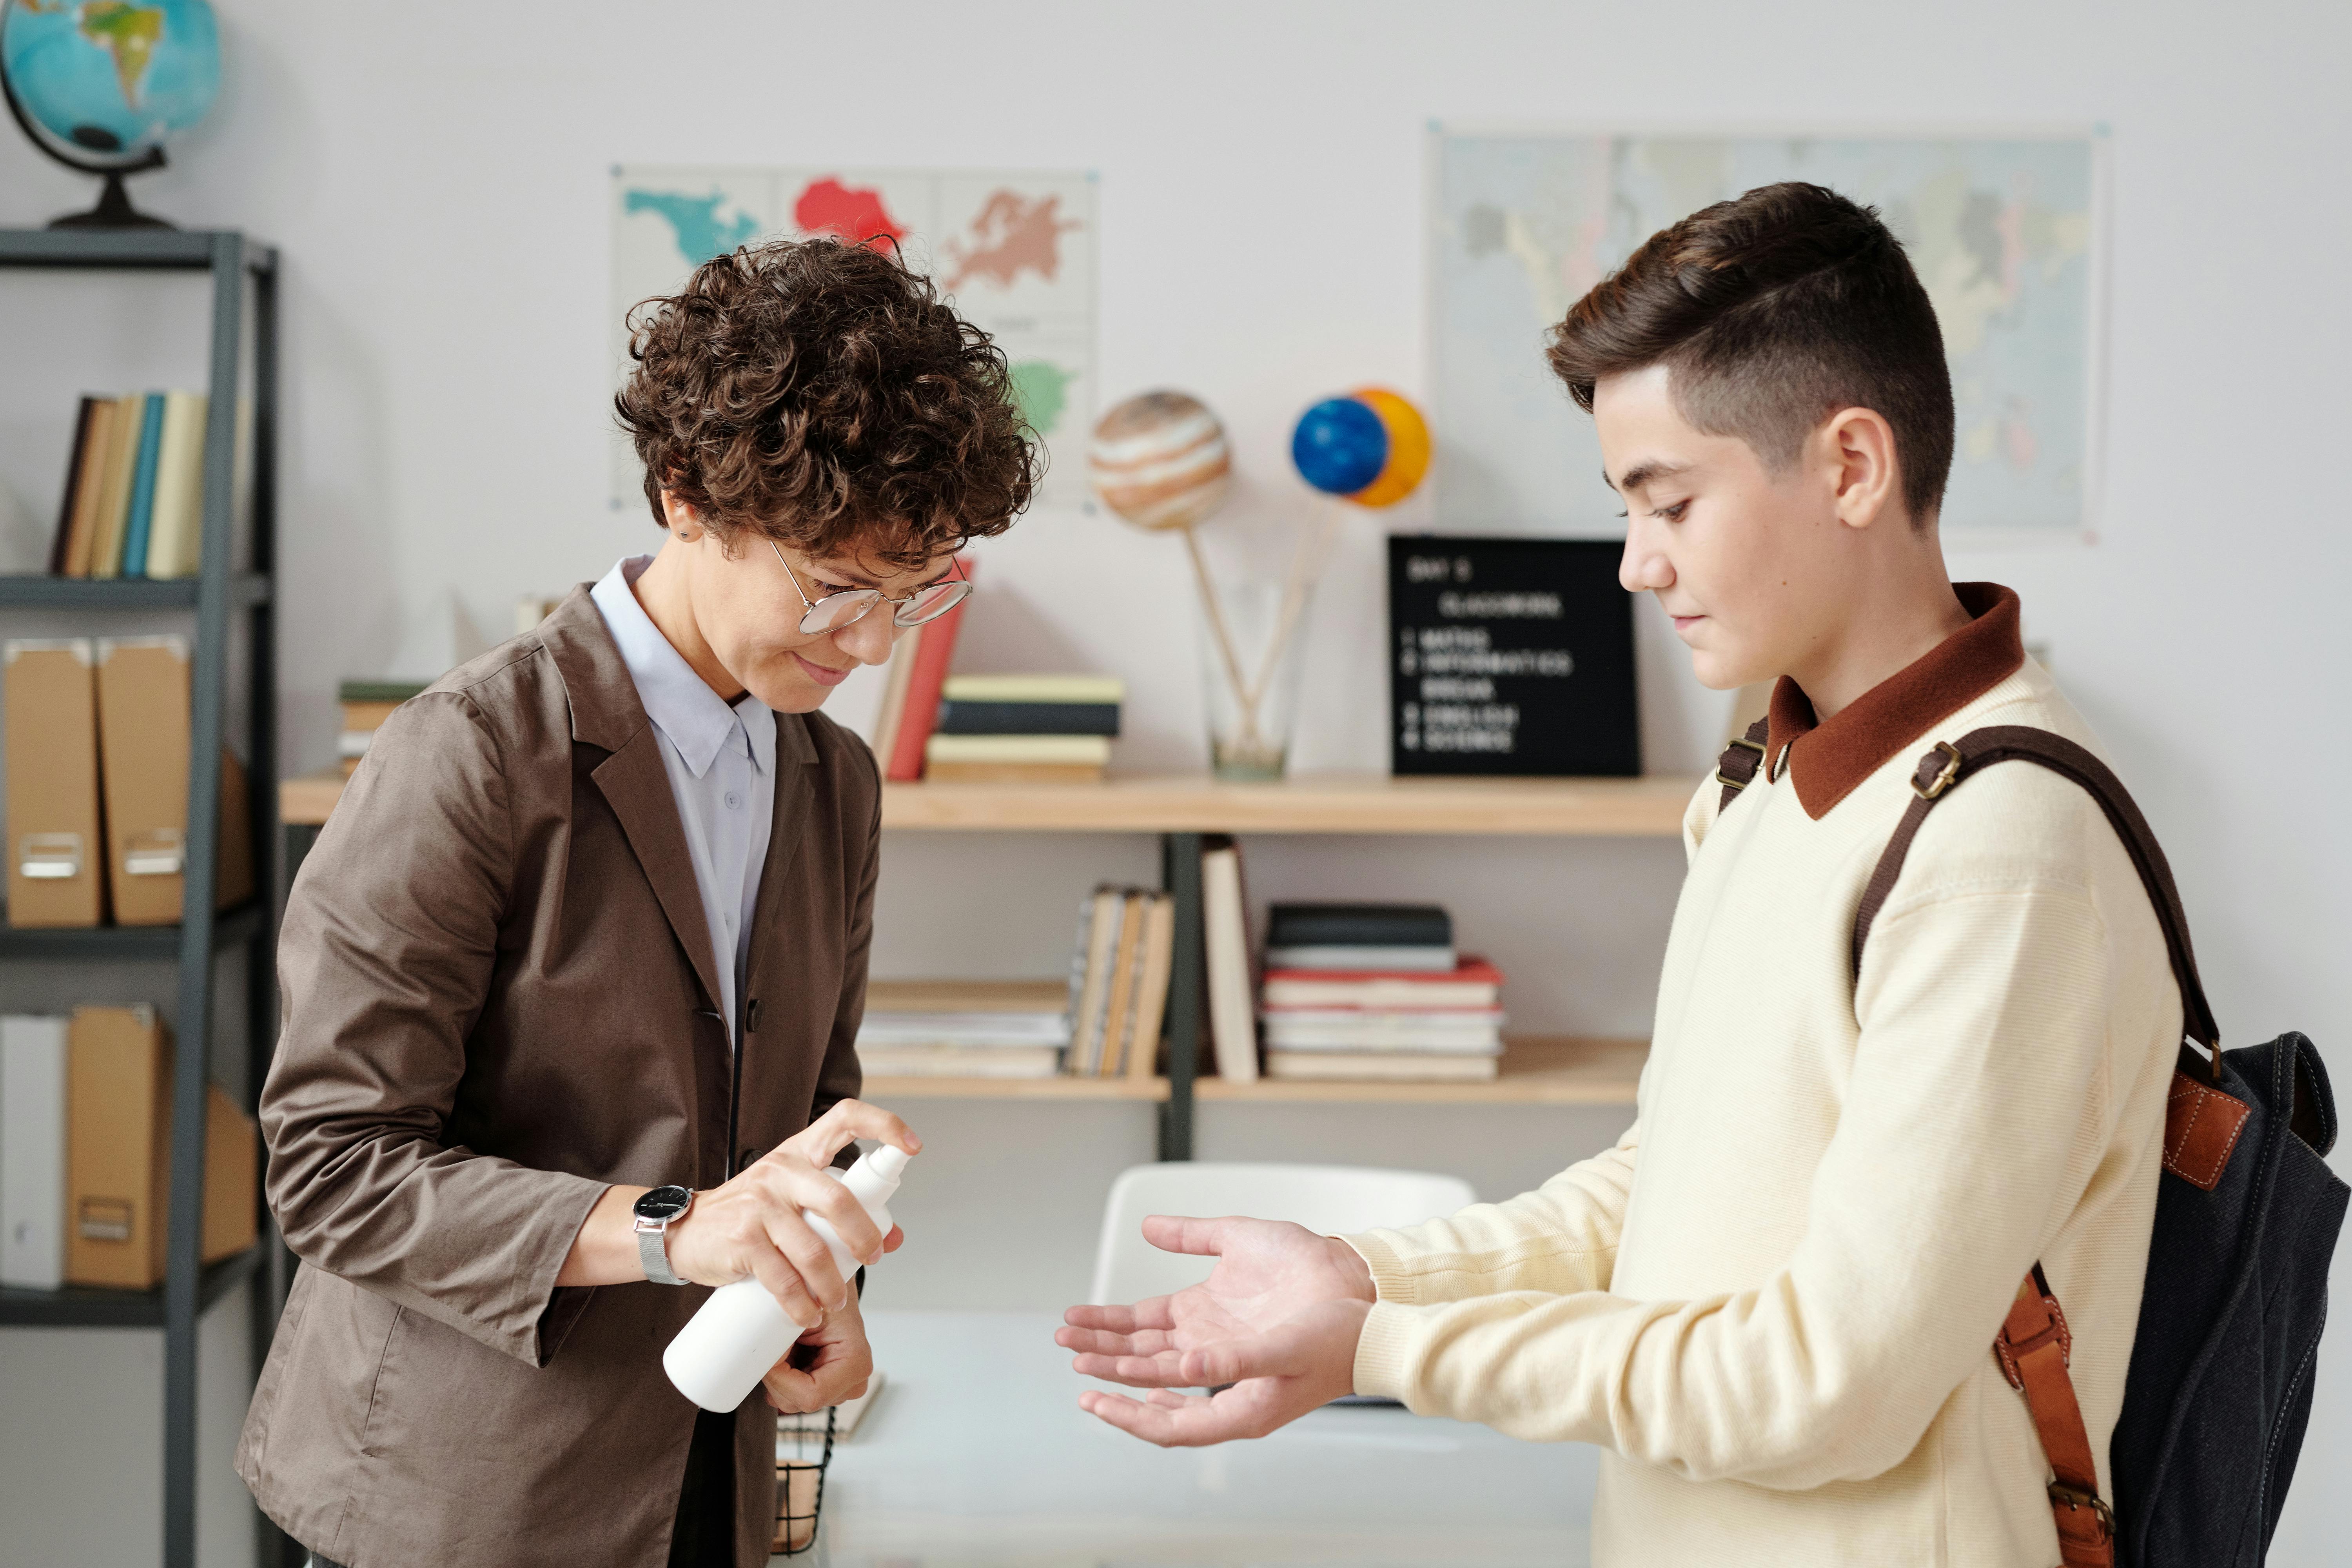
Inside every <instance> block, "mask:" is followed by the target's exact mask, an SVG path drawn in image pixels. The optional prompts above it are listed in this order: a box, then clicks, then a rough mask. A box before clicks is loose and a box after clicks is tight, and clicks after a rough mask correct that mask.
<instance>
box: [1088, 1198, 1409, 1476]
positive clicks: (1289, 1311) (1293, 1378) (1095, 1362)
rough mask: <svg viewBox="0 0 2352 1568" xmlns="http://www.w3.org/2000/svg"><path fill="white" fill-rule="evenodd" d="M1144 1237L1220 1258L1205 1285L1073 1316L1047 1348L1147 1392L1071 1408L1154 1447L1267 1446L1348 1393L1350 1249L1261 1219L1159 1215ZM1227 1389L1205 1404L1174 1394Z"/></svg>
mask: <svg viewBox="0 0 2352 1568" xmlns="http://www.w3.org/2000/svg"><path fill="white" fill-rule="evenodd" d="M1143 1237H1144V1239H1145V1240H1146V1241H1149V1242H1150V1243H1151V1245H1152V1246H1154V1247H1159V1248H1160V1249H1161V1250H1163V1251H1167V1252H1187V1253H1194V1254H1198V1255H1201V1256H1203V1257H1212V1258H1216V1259H1217V1266H1216V1268H1215V1269H1214V1271H1213V1272H1212V1273H1211V1274H1210V1276H1209V1278H1208V1279H1206V1280H1205V1281H1203V1282H1202V1283H1201V1284H1198V1285H1195V1286H1192V1288H1191V1289H1184V1290H1179V1291H1177V1292H1176V1293H1175V1294H1174V1295H1172V1296H1154V1297H1152V1298H1150V1300H1143V1301H1138V1302H1137V1303H1135V1304H1134V1305H1133V1306H1131V1307H1073V1308H1071V1309H1070V1310H1068V1311H1067V1312H1066V1313H1065V1314H1064V1321H1065V1323H1066V1325H1067V1326H1066V1327H1064V1328H1063V1329H1061V1330H1059V1331H1056V1332H1055V1335H1054V1339H1055V1343H1057V1344H1060V1345H1062V1346H1063V1347H1064V1348H1066V1349H1068V1350H1073V1351H1076V1352H1078V1354H1077V1356H1076V1359H1075V1360H1074V1361H1073V1362H1072V1363H1071V1365H1072V1366H1073V1368H1075V1369H1076V1371H1077V1372H1078V1373H1081V1374H1083V1375H1085V1376H1087V1377H1099V1378H1103V1379H1105V1380H1107V1381H1108V1382H1112V1383H1123V1384H1128V1385H1129V1387H1132V1388H1147V1389H1150V1390H1151V1391H1152V1392H1151V1393H1150V1394H1148V1395H1147V1396H1146V1397H1145V1398H1144V1399H1142V1400H1135V1399H1129V1398H1128V1397H1127V1396H1126V1395H1124V1394H1108V1393H1104V1392H1101V1391H1097V1390H1089V1391H1087V1393H1085V1394H1080V1395H1079V1396H1078V1404H1079V1405H1081V1406H1082V1407H1083V1408H1085V1409H1086V1410H1087V1411H1088V1412H1089V1413H1091V1414H1092V1415H1096V1416H1098V1417H1100V1418H1101V1419H1102V1420H1104V1421H1107V1422H1108V1423H1110V1425H1112V1426H1117V1427H1119V1428H1120V1429H1121V1430H1123V1431H1128V1432H1132V1433H1133V1434H1135V1436H1139V1437H1141V1438H1143V1439H1145V1440H1146V1441H1148V1442H1152V1443H1158V1444H1160V1445H1161V1446H1162V1447H1190V1446H1197V1445H1201V1444H1206V1443H1222V1442H1224V1441H1226V1440H1227V1439H1229V1438H1234V1437H1262V1436H1265V1435H1266V1434H1267V1433H1269V1432H1271V1431H1273V1430H1274V1429H1275V1428H1276V1427H1277V1426H1284V1425H1286V1423H1289V1422H1291V1421H1295V1420H1297V1418H1298V1417H1299V1416H1301V1415H1306V1414H1307V1412H1308V1411H1310V1410H1313V1409H1315V1408H1317V1407H1318V1406H1319V1405H1328V1404H1329V1403H1330V1402H1331V1401H1332V1400H1334V1399H1337V1398H1339V1396H1340V1395H1341V1394H1349V1393H1351V1392H1353V1391H1354V1388H1355V1366H1356V1341H1357V1339H1358V1338H1359V1337H1360V1335H1361V1334H1362V1332H1363V1328H1364V1318H1365V1315H1366V1314H1367V1313H1368V1312H1369V1311H1370V1310H1371V1304H1372V1301H1373V1299H1374V1293H1373V1289H1372V1279H1371V1272H1370V1269H1368V1268H1365V1267H1364V1261H1363V1259H1362V1258H1359V1257H1358V1256H1357V1255H1356V1253H1355V1250H1354V1249H1353V1248H1352V1247H1349V1246H1348V1245H1347V1244H1346V1243H1345V1242H1341V1241H1337V1240H1334V1239H1332V1238H1331V1237H1324V1236H1318V1235H1316V1234H1315V1233H1314V1232H1313V1231H1311V1230H1308V1229H1307V1228H1306V1227H1305V1226H1297V1225H1289V1224H1286V1223H1284V1222H1281V1221H1278V1220H1264V1219H1178V1218H1174V1217H1171V1216H1170V1215H1152V1216H1151V1217H1150V1218H1149V1219H1147V1220H1145V1221H1144V1222H1143ZM1221 1384H1232V1386H1231V1387H1228V1388H1225V1389H1223V1392H1222V1393H1219V1394H1215V1395H1214V1396H1213V1397H1203V1396H1202V1395H1199V1394H1191V1395H1186V1394H1176V1393H1173V1392H1171V1391H1172V1390H1175V1389H1179V1388H1204V1387H1216V1386H1218V1385H1221Z"/></svg>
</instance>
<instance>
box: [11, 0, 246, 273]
mask: <svg viewBox="0 0 2352 1568" xmlns="http://www.w3.org/2000/svg"><path fill="white" fill-rule="evenodd" d="M0 89H5V94H6V98H7V101H8V108H9V110H10V112H11V113H12V114H14V115H15V117H16V123H17V124H18V125H19V126H20V127H21V128H22V129H23V130H24V132H25V134H26V136H27V137H29V138H30V139H31V140H32V142H33V144H34V145H35V146H37V147H38V148H39V149H40V150H41V151H42V152H43V153H47V154H48V155H49V156H50V157H52V158H54V159H56V160H57V161H58V163H63V164H65V165H66V166H67V167H68V168H71V169H74V170H77V171H79V172H80V173H83V174H100V175H103V176H105V178H106V181H107V184H106V194H105V195H104V197H103V198H102V199H101V201H100V206H99V209H98V210H97V211H95V212H92V213H87V214H81V215H78V216H77V217H76V218H73V219H64V220H60V223H59V225H58V226H90V227H134V226H156V225H157V220H155V219H152V218H142V216H140V215H139V214H137V213H135V212H133V211H132V210H131V205H130V202H129V200H128V198H126V197H125V196H124V195H123V193H122V185H121V176H122V175H124V174H133V173H136V172H138V171H140V170H142V169H152V168H157V167H160V166H161V165H162V163H163V143H164V142H165V141H166V140H167V139H169V138H170V137H172V136H174V135H176V134H178V133H179V132H184V131H186V130H188V129H190V128H191V127H193V126H194V125H195V123H196V122H197V121H200V120H202V119H203V118H204V117H205V113H206V112H207V111H208V110H211V108H212V106H213V101H214V100H215V99H216V98H217V97H218V96H219V95H220V32H219V29H218V27H217V26H215V22H214V19H213V10H212V7H211V5H207V4H206V3H205V0H6V3H5V5H4V6H0Z"/></svg>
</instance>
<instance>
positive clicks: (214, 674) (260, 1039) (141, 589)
mask: <svg viewBox="0 0 2352 1568" xmlns="http://www.w3.org/2000/svg"><path fill="white" fill-rule="evenodd" d="M0 268H50V269H71V270H89V269H98V270H123V271H182V272H188V271H194V272H208V273H209V274H210V275H211V280H212V351H211V376H210V398H211V400H210V403H209V405H208V407H207V410H206V416H205V494H204V542H203V561H202V570H201V571H200V573H199V574H198V575H197V576H195V577H193V578H189V579H185V580H180V581H173V582H146V581H142V580H131V581H121V580H115V581H93V580H87V579H61V578H55V577H0V607H11V608H42V609H52V610H54V609H71V610H78V611H87V612H90V613H92V614H103V613H106V612H109V611H121V610H152V609H155V608H158V607H168V608H180V609H186V610H191V611H193V612H194V616H195V639H194V642H195V659H194V670H193V672H192V679H193V684H194V703H193V707H192V710H191V713H190V719H191V721H192V722H191V726H190V747H189V756H190V758H191V763H192V765H191V766H190V768H189V770H188V826H187V836H186V846H187V861H186V865H187V873H186V877H185V885H186V901H185V903H184V905H183V907H182V910H181V919H180V924H179V925H178V926H176V927H170V926H165V927H101V928H98V929H94V930H86V931H0V961H5V962H10V963H22V962H29V963H55V962H68V961H97V962H107V961H112V962H118V963H119V962H132V963H142V962H143V963H155V962H163V963H176V964H177V965H178V967H179V989H178V994H177V999H176V1002H175V1005H174V1006H173V1016H172V1023H173V1037H174V1039H175V1040H176V1042H177V1048H176V1049H175V1051H174V1053H173V1077H172V1110H171V1114H172V1172H171V1181H172V1185H171V1203H170V1213H169V1215H167V1218H166V1228H167V1234H166V1238H165V1243H164V1257H165V1277H164V1284H163V1289H161V1290H155V1291H145V1292H141V1291H121V1290H93V1289H67V1290H60V1291H36V1290H5V1291H0V1327H83V1328H150V1329H152V1328H161V1329H162V1330H163V1563H164V1564H165V1565H166V1568H194V1563H195V1560H196V1327H197V1322H198V1320H199V1319H200V1318H201V1317H202V1315H203V1313H204V1311H205V1309H206V1308H207V1307H209V1306H211V1305H213V1304H214V1303H215V1301H217V1300H220V1299H221V1297H222V1296H224V1295H226V1293H227V1292H228V1290H229V1289H230V1288H231V1287H233V1286H235V1285H236V1284H237V1283H238V1282H239V1281H240V1280H246V1279H251V1280H252V1281H253V1284H254V1289H253V1290H252V1291H251V1293H250V1295H251V1300H252V1334H253V1348H254V1364H255V1368H256V1370H258V1368H259V1366H260V1360H261V1357H262V1355H263V1354H264V1353H266V1352H267V1351H268V1343H269V1336H270V1333H271V1331H272V1330H273V1329H274V1328H275V1327H276V1324H277V1318H278V1307H279V1303H280V1300H282V1292H283V1289H284V1284H283V1279H282V1274H283V1270H282V1268H279V1267H278V1266H277V1263H276V1260H277V1259H278V1258H279V1257H280V1256H281V1249H280V1248H279V1247H278V1244H277V1238H276V1231H275V1228H274V1227H273V1226H272V1224H271V1221H270V1218H269V1215H268V1207H267V1205H262V1213H261V1215H260V1234H261V1241H260V1244H259V1245H258V1246H257V1247H255V1248H253V1249H252V1250H250V1251H248V1252H246V1253H244V1254H241V1255H239V1256H238V1257H236V1258H228V1259H226V1260H224V1261H223V1262H220V1263H216V1264H215V1265H213V1266H211V1267H210V1268H206V1267H205V1266H204V1265H203V1263H202V1260H201V1251H202V1229H203V1205H204V1169H205V1081H206V1079H207V1077H208V1076H209V1064H210V1061H211V1057H212V1048H211V1047H212V1043H213V1042H212V1035H213V1028H212V1017H213V969H214V962H215V956H216V955H217V954H218V953H220V952H223V951H224V950H226V949H230V948H238V947H241V948H242V949H243V951H244V953H245V958H246V1004H247V1005H246V1013H247V1017H246V1048H247V1109H248V1110H249V1109H251V1105H252V1102H253V1100H254V1099H255V1098H256V1097H257V1095H258V1093H259V1090H260V1087H261V1080H262V1078H263V1076H264V1074H265V1073H266V1072H267V1071H268V1066H269V1057H270V1052H271V1049H272V1045H273V1041H274V1038H275V1030H276V1022H277V1005H276V1000H275V976H274V971H273V966H272V959H273V949H274V947H275V946H276V942H275V940H274V938H275V933H276V921H275V919H274V916H273V912H272V910H273V905H272V904H271V902H270V900H269V896H268V891H267V889H270V888H272V887H274V886H275V882H274V879H273V878H272V877H271V875H270V870H269V866H270V856H271V853H272V851H273V849H274V848H275V847H276V845H277V843H278V797H277V792H276V791H275V790H274V789H272V788H270V787H269V784H270V781H272V780H274V779H275V778H276V777H277V776H278V743H277V689H278V676H277V657H276V651H277V631H276V622H275V619H274V604H273V598H274V585H275V569H276V552H275V548H274V546H275V535H276V530H277V515H276V514H277V496H276V489H275V470H276V442H277V415H278V253H277V251H276V250H275V249H273V248H271V247H268V246H264V245H257V244H255V243H254V242H253V241H251V240H250V239H248V238H247V237H245V236H244V235H242V234H239V233H236V232H235V231H233V230H215V231H197V230H187V231H183V230H176V229H157V230H125V231H116V232H107V231H91V230H63V229H31V230H25V229H0ZM248 282H250V284H251V286H252V299H251V310H252V312H253V313H252V317H251V321H250V325H251V329H252V341H253V382H252V398H253V424H252V430H251V435H250V439H251V440H252V442H253V447H252V453H251V458H252V466H251V470H250V472H251V484H252V489H251V505H252V533H251V543H250V550H251V558H252V559H251V566H250V568H249V569H248V570H246V571H242V572H239V571H234V570H232V568H231V564H230V563H231V552H232V546H233V544H234V542H235V541H234V539H233V537H232V535H233V533H234V531H235V523H236V520H235V519H234V518H233V516H232V512H233V510H234V507H235V501H236V497H235V479H236V462H235V457H236V412H237V399H238V395H239V390H240V374H239V373H240V370H241V368H242V363H241V362H242V358H243V353H244V345H245V341H246V329H247V315H246V311H247V283H248ZM239 616H242V617H243V618H244V620H245V622H246V626H247V637H248V647H247V666H248V676H249V679H250V681H251V691H250V708H251V713H252V756H251V761H250V769H249V771H250V774H251V777H252V778H253V780H254V787H253V789H252V790H251V792H250V794H251V797H252V816H253V820H252V824H251V835H250V837H251V841H252V844H253V853H254V856H255V866H254V885H255V886H256V887H257V889H264V891H263V892H262V894H261V896H260V897H259V898H258V899H257V900H256V901H254V902H252V903H248V904H246V905H243V906H241V907H239V908H236V909H233V910H222V911H218V912H215V910H214V908H213V889H214V887H215V875H216V872H217V868H218V862H219V857H220V828H219V823H220V809H221V801H220V789H221V776H220V770H219V768H218V767H216V766H205V765H204V760H205V759H207V758H215V757H218V756H219V755H220V752H221V742H222V739H223V731H224V729H225V728H226V710H227V703H228V651H229V629H230V625H231V622H232V620H233V619H235V618H236V617H239ZM285 1552H286V1547H285V1543H284V1538H283V1537H282V1536H281V1535H279V1533H278V1531H277V1530H276V1528H275V1527H274V1526H272V1525H271V1524H270V1523H269V1522H268V1520H266V1519H264V1520H262V1521H260V1525H259V1561H260V1562H261V1563H264V1564H271V1563H278V1562H280V1561H282V1560H283V1558H284V1555H285Z"/></svg>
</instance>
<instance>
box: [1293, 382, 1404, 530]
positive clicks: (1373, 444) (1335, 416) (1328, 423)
mask: <svg viewBox="0 0 2352 1568" xmlns="http://www.w3.org/2000/svg"><path fill="white" fill-rule="evenodd" d="M1290 460H1291V461H1292V462H1293V463H1296V464H1297V466H1298V477H1299V478H1300V479H1305V480H1306V481H1307V483H1308V484H1310V485H1313V486H1314V487H1315V488H1316V489H1318V490H1321V491H1322V492H1323V493H1324V494H1326V495H1335V496H1339V497H1340V498H1342V499H1343V500H1351V501H1354V502H1355V503H1356V504H1357V505H1359V506H1393V505H1395V504H1396V503H1397V502H1398V501H1401V500H1404V498H1405V497H1407V496H1409V495H1411V494H1412V492H1413V488H1414V487H1415V486H1417V485H1419V484H1420V483H1421V480H1422V476H1423V475H1424V474H1426V473H1428V472H1429V426H1428V424H1427V423H1426V422H1424V421H1423V418H1422V416H1421V410H1420V409H1418V408H1415V407H1414V406H1413V405H1412V404H1410V403H1408V402H1406V401H1405V400H1404V399H1403V398H1402V397H1400V396H1398V395H1396V394H1395V393H1393V392H1388V391H1385V390H1383V389H1381V388H1380V387H1376V386H1366V387H1360V388H1358V389H1357V390H1356V391H1354V392H1350V393H1348V394H1346V395H1342V396H1339V397H1328V398H1325V399H1324V400H1323V401H1322V402H1320V403H1318V404H1317V405H1315V406H1314V407H1312V408H1310V409H1308V410H1307V412H1306V413H1304V414H1302V415H1300V416H1298V428H1297V429H1296V430H1294V431H1292V432H1291V435H1290Z"/></svg>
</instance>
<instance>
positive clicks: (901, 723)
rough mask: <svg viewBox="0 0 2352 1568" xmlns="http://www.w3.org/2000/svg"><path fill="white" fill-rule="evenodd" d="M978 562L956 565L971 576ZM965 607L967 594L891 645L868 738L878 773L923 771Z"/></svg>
mask: <svg viewBox="0 0 2352 1568" xmlns="http://www.w3.org/2000/svg"><path fill="white" fill-rule="evenodd" d="M979 565H980V563H978V562H977V561H973V560H971V559H970V558H968V557H967V558H966V559H965V561H964V562H963V563H962V565H961V567H960V568H958V569H959V570H960V571H961V572H962V573H963V574H964V575H965V576H967V577H970V576H972V575H973V574H974V573H975V572H976V571H977V570H978V568H979ZM970 607H971V602H970V601H969V600H967V601H965V603H963V604H961V605H957V606H956V607H955V608H954V609H952V610H950V611H949V612H948V613H947V614H946V615H944V616H940V618H939V619H938V620H936V621H926V622H924V623H923V624H922V625H921V626H913V627H910V628H908V630H906V631H903V632H900V633H899V634H898V644H897V646H896V647H893V648H892V649H891V652H890V667H889V670H888V674H887V679H886V681H885V683H884V685H883V688H882V706H881V709H880V710H879V711H878V712H877V713H876V714H875V716H874V728H873V731H872V732H871V733H870V734H869V735H868V736H867V744H868V745H870V746H871V747H872V748H873V751H874V757H875V760H876V761H877V762H878V763H881V764H882V776H883V777H884V778H886V779H888V780H889V781H891V782H892V783H893V784H912V783H914V782H915V781H916V780H917V779H919V778H921V777H922V776H923V763H924V755H925V748H926V746H927V745H928V743H929V741H930V738H931V731H933V730H935V729H937V728H938V727H939V721H940V689H941V688H943V687H944V686H945V685H946V684H947V679H948V667H949V666H950V665H951V664H953V663H954V662H955V648H956V638H957V637H960V636H961V634H962V631H963V613H964V611H965V610H967V609H969V608H970Z"/></svg>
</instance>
